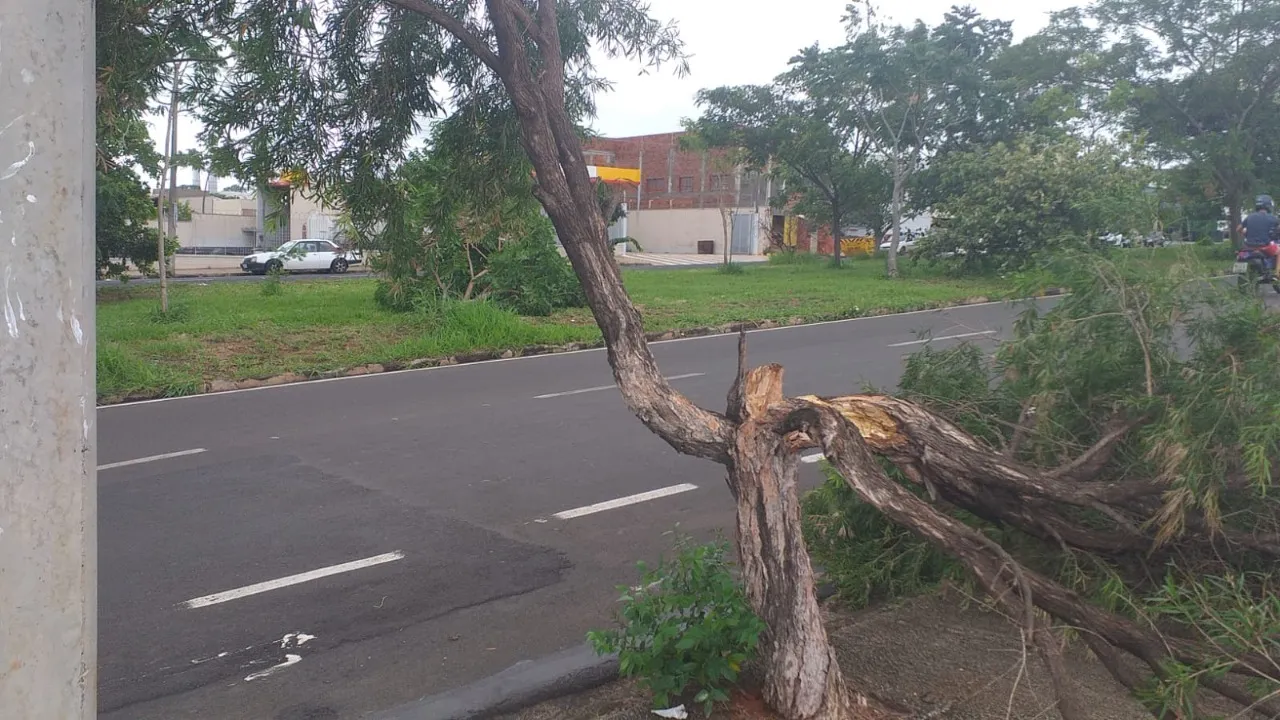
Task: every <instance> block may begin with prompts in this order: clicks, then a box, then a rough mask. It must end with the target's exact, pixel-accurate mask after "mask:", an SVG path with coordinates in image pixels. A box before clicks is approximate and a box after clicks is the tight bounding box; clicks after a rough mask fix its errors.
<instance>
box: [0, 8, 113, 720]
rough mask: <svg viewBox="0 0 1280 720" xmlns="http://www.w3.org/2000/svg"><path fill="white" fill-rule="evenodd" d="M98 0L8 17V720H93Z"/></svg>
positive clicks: (0, 188)
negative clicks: (95, 13)
mask: <svg viewBox="0 0 1280 720" xmlns="http://www.w3.org/2000/svg"><path fill="white" fill-rule="evenodd" d="M93 10H94V3H93V2H92V1H91V0H4V2H3V3H0V295H2V296H3V297H0V311H2V312H3V315H4V319H3V321H2V322H0V716H3V717H4V718H15V719H16V718H23V719H26V718H30V719H31V720H54V719H57V720H63V719H64V718H65V719H68V720H89V719H90V718H94V717H95V716H96V713H97V708H96V698H95V696H96V686H97V679H98V678H97V639H96V636H97V629H98V627H97V494H96V487H95V480H96V478H95V475H96V463H97V458H96V453H95V447H96V441H95V434H96V432H97V427H96V426H95V423H94V404H95V403H94V400H95V392H94V240H93V239H94V234H93V229H94V181H93V162H94V100H95V97H94V91H93V88H94V82H93V80H94V75H93V62H94V53H93V29H94V24H93Z"/></svg>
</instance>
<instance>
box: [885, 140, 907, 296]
mask: <svg viewBox="0 0 1280 720" xmlns="http://www.w3.org/2000/svg"><path fill="white" fill-rule="evenodd" d="M906 183H907V169H906V165H905V163H903V160H902V154H901V152H900V151H897V150H895V151H894V154H893V198H892V200H891V201H890V203H891V205H890V212H891V213H892V215H893V235H891V236H890V237H889V257H888V258H887V259H886V260H885V272H887V273H888V275H889V277H895V278H896V277H898V243H899V242H901V240H902V199H903V196H904V194H905V193H906V189H905V186H906Z"/></svg>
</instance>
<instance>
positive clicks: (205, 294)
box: [98, 259, 1012, 402]
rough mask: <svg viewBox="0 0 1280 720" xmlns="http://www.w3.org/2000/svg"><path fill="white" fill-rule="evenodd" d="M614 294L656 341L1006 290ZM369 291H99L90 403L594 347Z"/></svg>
mask: <svg viewBox="0 0 1280 720" xmlns="http://www.w3.org/2000/svg"><path fill="white" fill-rule="evenodd" d="M624 275H625V279H626V283H627V287H628V289H629V291H630V292H631V295H632V297H633V298H634V300H635V302H636V304H637V305H639V306H640V308H641V312H642V313H643V314H644V318H645V326H646V329H648V330H650V331H667V330H674V329H681V328H690V327H700V326H708V325H712V326H714V325H723V324H727V323H733V322H743V321H765V320H770V321H775V322H787V321H790V320H792V319H795V318H800V319H803V320H805V321H816V320H826V319H834V318H843V317H855V316H859V315H866V314H870V313H874V312H888V311H900V310H916V309H923V308H929V307H937V306H940V305H943V304H946V303H949V302H954V301H957V300H962V299H966V298H971V297H974V296H986V297H998V296H1003V295H1004V294H1006V293H1008V292H1009V291H1010V289H1011V287H1012V285H1011V284H1010V283H1008V282H1005V281H1002V280H999V279H993V278H978V279H955V278H947V277H942V276H940V275H938V274H937V273H934V272H931V271H928V270H926V269H923V268H917V267H911V266H910V265H908V266H906V267H905V268H904V277H903V278H902V279H901V280H897V281H892V280H889V279H887V278H885V277H884V270H883V264H882V263H881V262H880V261H879V260H876V259H862V260H846V263H845V267H843V268H842V269H839V270H837V269H834V268H831V267H829V265H828V264H826V263H825V262H821V261H818V262H814V261H811V260H808V259H797V260H794V261H793V262H791V263H787V262H777V261H775V262H770V263H767V264H760V265H744V266H742V267H741V270H740V271H738V270H735V271H733V272H730V273H726V272H724V271H722V270H720V269H717V268H707V269H694V270H633V271H627V272H625V274H624ZM373 290H374V282H373V281H372V280H342V281H307V280H302V279H294V280H286V281H285V282H284V283H283V284H282V290H281V292H280V293H279V294H275V295H266V294H264V293H263V292H262V291H261V288H260V284H259V283H211V284H209V285H206V286H193V285H186V284H184V285H178V286H176V287H174V288H172V289H171V296H172V299H171V303H172V306H173V308H175V310H174V311H172V312H171V316H170V317H168V318H166V317H164V316H161V315H160V314H159V313H158V311H157V304H158V301H157V290H156V289H155V287H154V286H132V287H123V288H110V289H103V290H101V291H100V292H99V301H98V395H99V398H100V399H101V400H102V401H106V402H109V401H113V400H119V399H122V398H126V397H139V396H156V395H182V394H189V393H192V392H198V391H199V390H200V388H201V387H202V385H203V384H204V383H205V382H207V381H211V380H215V379H217V380H240V379H245V378H264V377H269V376H271V375H278V374H281V373H285V372H294V373H300V374H304V375H306V374H315V373H321V372H326V371H332V370H337V369H342V368H348V367H353V366H356V365H365V364H369V363H379V364H389V363H404V362H408V361H410V360H415V359H418V358H430V357H444V356H449V355H455V354H460V353H465V352H469V351H476V350H503V349H515V348H520V347H525V346H528V345H561V344H567V343H573V342H592V341H596V340H598V339H599V331H598V330H597V329H596V327H595V323H594V321H593V320H592V319H591V315H590V313H589V312H588V311H586V310H585V309H583V310H572V311H568V312H561V313H557V314H556V315H553V316H551V317H549V318H522V317H519V316H517V315H515V314H512V313H509V312H506V311H503V310H500V309H498V308H495V307H493V306H492V305H489V304H487V303H466V304H454V305H449V306H447V307H446V308H445V309H444V310H442V311H441V312H439V313H430V314H414V313H393V312H388V311H385V310H382V309H380V308H378V307H377V306H376V305H375V304H374V302H373Z"/></svg>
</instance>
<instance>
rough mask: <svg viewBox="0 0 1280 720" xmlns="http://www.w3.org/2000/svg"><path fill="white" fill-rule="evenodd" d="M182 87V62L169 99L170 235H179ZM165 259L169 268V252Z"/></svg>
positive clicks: (177, 65)
mask: <svg viewBox="0 0 1280 720" xmlns="http://www.w3.org/2000/svg"><path fill="white" fill-rule="evenodd" d="M181 87H182V63H176V67H175V68H174V70H173V96H172V97H171V98H170V100H169V237H171V238H174V237H177V236H178V107H179V106H178V102H179V97H180V96H179V89H180V88H181ZM164 261H165V265H166V269H167V270H172V269H173V268H172V267H171V266H169V265H168V263H169V254H168V253H167V252H166V253H165V255H164Z"/></svg>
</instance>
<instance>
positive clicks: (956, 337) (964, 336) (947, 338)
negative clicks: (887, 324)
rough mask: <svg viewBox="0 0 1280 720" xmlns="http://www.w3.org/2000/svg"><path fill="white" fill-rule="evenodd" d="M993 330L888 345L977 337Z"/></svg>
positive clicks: (895, 344)
mask: <svg viewBox="0 0 1280 720" xmlns="http://www.w3.org/2000/svg"><path fill="white" fill-rule="evenodd" d="M995 334H996V331H995V330H983V331H982V332H971V333H961V334H959V335H943V336H942V337H931V338H924V339H921V340H911V341H909V342H900V343H893V344H892V345H890V346H889V347H906V346H908V345H924V344H925V343H931V342H934V341H936V340H959V339H960V338H971V337H978V336H979V335H995Z"/></svg>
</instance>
